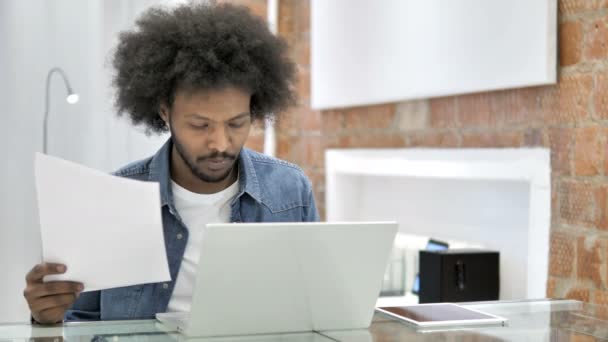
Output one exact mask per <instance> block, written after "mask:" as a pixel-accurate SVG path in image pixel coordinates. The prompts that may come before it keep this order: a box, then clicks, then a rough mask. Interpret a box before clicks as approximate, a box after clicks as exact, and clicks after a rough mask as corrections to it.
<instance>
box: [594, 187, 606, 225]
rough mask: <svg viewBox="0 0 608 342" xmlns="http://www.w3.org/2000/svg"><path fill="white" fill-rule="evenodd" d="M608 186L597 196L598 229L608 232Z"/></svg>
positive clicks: (601, 189)
mask: <svg viewBox="0 0 608 342" xmlns="http://www.w3.org/2000/svg"><path fill="white" fill-rule="evenodd" d="M607 204H608V186H602V187H600V188H599V189H598V190H597V194H596V195H595V211H596V216H597V228H599V229H602V230H608V205H607Z"/></svg>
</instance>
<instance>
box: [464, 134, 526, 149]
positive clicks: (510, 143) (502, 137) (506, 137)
mask: <svg viewBox="0 0 608 342" xmlns="http://www.w3.org/2000/svg"><path fill="white" fill-rule="evenodd" d="M522 144H523V134H522V132H503V131H500V132H487V131H485V132H481V133H466V134H463V135H462V147H495V148H500V147H520V146H521V145H522Z"/></svg>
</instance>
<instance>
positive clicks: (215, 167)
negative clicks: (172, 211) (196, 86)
mask: <svg viewBox="0 0 608 342" xmlns="http://www.w3.org/2000/svg"><path fill="white" fill-rule="evenodd" d="M250 99H251V94H250V93H248V92H247V91H245V90H242V89H239V88H234V87H226V88H222V89H219V90H205V91H189V92H187V91H178V92H177V93H176V94H175V99H174V101H173V106H172V107H171V108H170V109H167V108H162V109H161V116H162V117H163V119H164V120H165V122H167V123H169V125H170V126H169V127H170V130H171V135H172V139H173V144H174V146H175V149H176V150H177V152H178V153H179V155H180V157H181V159H182V160H183V161H184V162H185V164H186V165H187V166H188V168H189V169H190V171H191V172H192V173H193V174H194V175H195V176H196V177H198V178H199V179H200V180H202V181H205V182H208V183H215V182H221V181H223V180H225V179H226V178H227V177H228V176H229V175H230V172H231V171H232V169H233V167H234V166H235V163H236V160H237V157H238V155H239V153H240V151H241V149H242V148H243V145H244V144H245V141H246V140H247V137H248V136H249V131H250V129H251V114H250V112H249V102H250Z"/></svg>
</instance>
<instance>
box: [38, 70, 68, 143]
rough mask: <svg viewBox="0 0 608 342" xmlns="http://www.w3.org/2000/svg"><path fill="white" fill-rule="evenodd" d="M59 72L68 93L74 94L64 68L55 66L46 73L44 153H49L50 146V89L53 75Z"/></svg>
mask: <svg viewBox="0 0 608 342" xmlns="http://www.w3.org/2000/svg"><path fill="white" fill-rule="evenodd" d="M55 72H57V73H58V74H59V75H61V78H62V79H63V83H64V84H65V87H66V89H67V91H68V95H70V94H72V93H73V91H72V87H71V86H70V81H69V80H68V77H67V76H66V74H65V72H64V71H63V69H61V68H58V67H55V68H52V69H51V70H49V73H48V74H47V75H46V96H45V100H44V120H43V122H42V152H43V153H44V154H46V153H47V148H48V126H49V106H50V102H51V100H50V91H51V76H52V75H53V74H54V73H55Z"/></svg>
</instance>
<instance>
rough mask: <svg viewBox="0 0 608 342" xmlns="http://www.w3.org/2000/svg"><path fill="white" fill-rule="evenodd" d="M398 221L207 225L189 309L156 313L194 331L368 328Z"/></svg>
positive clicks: (205, 334)
mask: <svg viewBox="0 0 608 342" xmlns="http://www.w3.org/2000/svg"><path fill="white" fill-rule="evenodd" d="M397 228H398V227H397V223H395V222H357V223H325V222H311V223H231V224H208V225H207V227H206V230H205V235H204V238H203V242H202V244H201V253H200V261H199V265H198V273H197V278H196V285H195V288H194V293H193V301H192V306H191V311H190V312H189V313H182V312H177V313H159V314H157V315H156V318H157V320H158V321H160V322H162V323H163V324H164V325H165V326H166V327H167V328H169V329H175V330H177V331H179V332H181V333H183V334H184V335H187V336H197V337H211V336H228V335H251V334H273V333H295V332H310V331H328V330H345V329H367V328H369V326H370V324H371V320H372V317H373V315H374V308H375V304H376V299H377V298H378V294H379V293H380V288H381V285H382V278H383V275H384V271H385V269H386V265H387V262H388V259H389V256H390V252H391V250H392V247H393V241H394V239H395V235H396V233H397Z"/></svg>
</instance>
